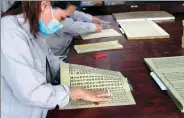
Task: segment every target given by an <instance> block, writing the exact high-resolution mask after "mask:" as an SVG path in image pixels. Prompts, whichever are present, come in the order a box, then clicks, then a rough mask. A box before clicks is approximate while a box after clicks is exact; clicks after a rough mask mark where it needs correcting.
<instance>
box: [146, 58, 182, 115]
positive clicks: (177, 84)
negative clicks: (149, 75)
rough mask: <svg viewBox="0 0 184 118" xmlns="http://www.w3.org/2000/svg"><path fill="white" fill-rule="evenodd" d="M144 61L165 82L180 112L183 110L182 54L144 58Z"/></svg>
mask: <svg viewBox="0 0 184 118" xmlns="http://www.w3.org/2000/svg"><path fill="white" fill-rule="evenodd" d="M145 62H146V64H147V65H148V67H149V68H150V69H151V70H152V71H153V72H154V73H155V74H156V75H157V76H158V77H159V78H160V80H161V81H162V82H163V83H164V84H165V86H166V87H167V90H168V93H169V95H170V97H171V98H172V99H173V100H174V102H175V103H176V105H177V106H178V108H179V109H180V110H181V112H184V56H176V57H162V58H145Z"/></svg>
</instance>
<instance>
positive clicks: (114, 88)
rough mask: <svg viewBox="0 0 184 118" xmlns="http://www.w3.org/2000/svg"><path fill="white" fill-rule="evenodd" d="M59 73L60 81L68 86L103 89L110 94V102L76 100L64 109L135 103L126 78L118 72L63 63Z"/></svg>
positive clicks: (91, 89)
mask: <svg viewBox="0 0 184 118" xmlns="http://www.w3.org/2000/svg"><path fill="white" fill-rule="evenodd" d="M60 74H61V83H62V84H65V85H67V86H69V87H82V88H85V89H87V90H90V91H96V90H104V89H105V90H107V91H108V92H109V94H110V95H111V101H110V102H99V103H98V104H96V103H93V102H88V101H82V100H77V101H72V102H70V103H69V104H68V105H67V106H66V107H64V109H78V108H90V107H105V106H119V105H133V104H136V103H135V100H134V98H133V96H132V93H131V91H130V87H129V84H128V80H127V78H125V77H124V76H123V75H122V74H121V73H120V72H117V71H110V70H104V69H98V68H93V67H88V66H82V65H76V64H67V63H63V64H61V69H60ZM62 109H63V108H62Z"/></svg>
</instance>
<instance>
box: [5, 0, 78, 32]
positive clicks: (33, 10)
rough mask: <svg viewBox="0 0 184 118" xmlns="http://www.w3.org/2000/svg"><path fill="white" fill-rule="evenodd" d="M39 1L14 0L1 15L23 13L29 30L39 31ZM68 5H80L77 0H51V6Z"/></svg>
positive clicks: (62, 7)
mask: <svg viewBox="0 0 184 118" xmlns="http://www.w3.org/2000/svg"><path fill="white" fill-rule="evenodd" d="M40 4H41V1H22V2H21V1H15V2H14V4H13V5H12V6H11V7H10V8H9V9H8V10H7V11H6V12H5V13H3V14H2V17H4V16H7V15H18V14H21V13H24V17H25V21H27V20H28V22H29V25H30V32H31V33H32V34H34V35H35V34H36V33H38V31H39V24H38V21H39V18H40V13H41V7H40ZM70 5H75V6H77V5H80V2H78V1H68V2H67V1H51V6H52V7H53V8H61V9H66V8H67V7H68V6H70Z"/></svg>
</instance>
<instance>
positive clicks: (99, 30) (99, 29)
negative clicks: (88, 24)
mask: <svg viewBox="0 0 184 118" xmlns="http://www.w3.org/2000/svg"><path fill="white" fill-rule="evenodd" d="M102 30H103V27H102V26H100V25H98V24H96V32H101V31H102Z"/></svg>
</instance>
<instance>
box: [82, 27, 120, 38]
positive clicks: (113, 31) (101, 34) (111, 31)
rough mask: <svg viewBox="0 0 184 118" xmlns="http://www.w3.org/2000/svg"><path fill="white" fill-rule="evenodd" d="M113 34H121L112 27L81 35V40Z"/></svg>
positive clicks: (111, 35)
mask: <svg viewBox="0 0 184 118" xmlns="http://www.w3.org/2000/svg"><path fill="white" fill-rule="evenodd" d="M113 36H122V35H121V34H120V33H118V32H117V31H116V30H114V29H105V30H102V31H101V32H95V33H90V34H83V35H81V37H82V39H83V40H87V39H96V38H104V37H113Z"/></svg>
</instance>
